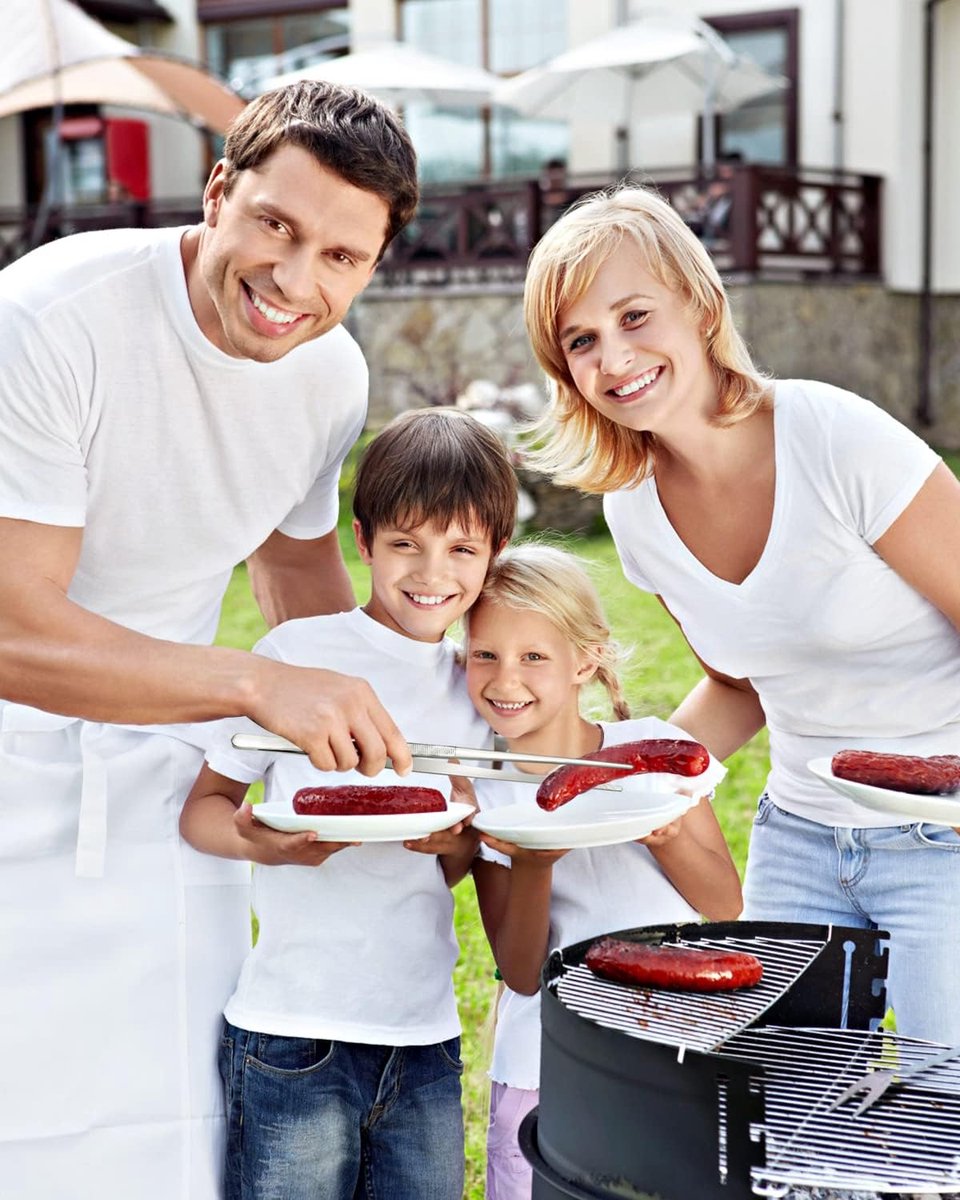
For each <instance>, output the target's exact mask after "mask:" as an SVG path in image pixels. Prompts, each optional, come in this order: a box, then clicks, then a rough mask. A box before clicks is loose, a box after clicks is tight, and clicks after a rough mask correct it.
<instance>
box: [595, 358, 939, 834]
mask: <svg viewBox="0 0 960 1200" xmlns="http://www.w3.org/2000/svg"><path fill="white" fill-rule="evenodd" d="M774 430H775V444H776V473H777V480H776V497H775V504H774V512H773V521H772V525H771V528H770V533H769V537H768V539H767V544H766V546H765V548H764V551H763V554H762V555H761V557H760V561H759V562H758V563H757V565H756V567H755V568H754V569H753V571H751V572H750V574H749V575H748V576H747V578H746V579H745V580H744V581H743V582H742V583H740V584H733V583H729V582H727V581H726V580H723V579H720V578H718V577H717V576H716V575H713V574H712V573H711V572H710V571H708V570H707V568H706V567H704V566H703V564H702V563H700V562H699V560H698V559H697V558H696V557H695V556H694V555H693V554H692V553H691V552H690V551H689V550H688V549H687V547H686V546H685V545H684V543H683V542H682V541H681V539H680V537H679V536H678V535H677V533H676V531H675V530H674V528H673V526H672V525H671V524H670V521H669V520H668V518H667V515H666V513H665V512H664V510H663V507H662V506H661V504H660V500H659V497H658V495H657V488H656V483H655V481H654V480H653V479H647V480H644V482H643V483H642V484H640V485H639V487H636V488H633V489H629V490H625V491H620V492H615V493H612V494H610V495H608V496H606V497H605V501H604V513H605V516H606V519H607V523H608V525H609V527H610V531H611V533H612V534H613V537H614V540H615V542H616V545H617V550H618V552H619V554H620V560H621V562H622V564H623V569H624V572H625V574H626V576H627V578H628V579H630V580H631V582H633V583H635V584H636V585H637V586H638V587H641V588H643V589H644V590H645V591H649V592H655V593H657V594H659V595H660V596H661V597H662V598H663V601H664V603H665V604H666V606H667V608H668V609H669V610H670V612H671V613H672V614H673V615H674V617H675V618H676V619H677V620H678V621H679V623H680V626H681V628H682V629H683V632H684V634H685V636H686V637H687V639H688V641H689V642H690V645H691V646H692V647H693V649H694V650H695V651H696V653H697V654H698V655H699V657H700V658H701V659H702V660H703V661H704V662H706V663H709V665H710V666H711V667H712V668H713V669H714V670H716V671H719V672H721V673H722V674H725V675H729V676H732V677H733V678H747V679H749V680H750V682H751V683H752V685H753V686H754V688H755V689H756V691H757V694H758V696H759V698H760V702H761V704H762V705H763V710H764V713H765V714H766V719H767V726H768V728H769V731H770V761H771V771H770V776H769V779H768V781H767V790H768V792H769V794H770V797H771V799H772V800H773V801H774V803H775V804H777V805H778V806H779V807H780V808H783V809H785V810H786V811H787V812H791V813H794V814H796V815H797V816H801V817H805V818H807V819H808V820H811V821H817V822H819V823H821V824H824V825H839V826H854V827H855V826H880V825H895V824H904V823H911V822H912V820H913V818H911V817H910V816H909V814H906V813H903V814H900V813H898V812H897V811H896V808H895V807H891V811H890V812H889V813H880V812H877V811H875V810H874V809H870V808H866V807H864V806H862V805H860V804H857V803H856V802H855V801H853V800H851V799H848V798H846V797H844V796H840V795H838V794H837V793H836V792H834V791H833V790H832V789H831V788H829V787H828V786H827V785H826V784H824V783H821V782H820V780H819V779H817V778H816V776H814V775H813V774H812V773H811V772H810V771H809V770H808V768H807V763H808V762H809V760H810V759H813V758H821V757H827V758H829V757H831V756H832V755H833V754H835V753H836V752H837V751H838V750H841V749H845V748H850V749H875V750H884V751H891V752H894V753H899V754H923V755H930V754H956V753H958V752H960V632H958V631H957V629H955V628H954V626H953V625H952V623H951V622H950V621H949V620H948V619H947V617H945V616H944V615H943V613H941V612H940V611H939V610H938V609H936V608H935V607H934V606H933V605H932V604H931V603H930V602H929V601H927V600H925V599H924V598H923V596H921V595H920V594H919V593H918V592H916V591H915V590H914V589H913V588H912V587H911V586H910V585H909V584H908V583H906V582H905V581H904V580H903V579H902V578H901V577H900V576H899V575H898V574H897V573H896V572H895V571H894V570H892V569H891V568H890V567H889V566H887V564H886V563H885V562H884V560H883V559H882V558H881V557H880V556H879V555H878V554H877V553H876V551H875V550H874V549H873V547H872V543H874V542H875V541H876V540H877V539H878V538H879V537H881V535H882V534H884V533H885V532H886V531H887V530H888V529H889V528H890V526H891V524H892V523H893V522H894V521H895V520H896V518H897V517H898V516H900V515H901V513H902V512H903V511H904V509H905V508H906V507H907V505H908V504H909V503H910V501H911V500H912V499H913V498H914V497H915V496H916V494H917V492H918V491H919V490H920V488H921V487H922V486H923V484H924V483H925V482H926V480H927V479H928V478H929V476H930V473H931V472H932V471H933V470H934V468H935V467H936V466H937V464H938V463H939V461H940V460H939V457H938V455H937V454H936V453H935V452H934V451H933V450H931V449H930V447H929V446H927V445H926V444H925V443H924V442H923V441H921V439H920V438H918V437H917V436H916V435H915V434H913V433H911V432H910V430H908V429H907V428H906V427H905V426H903V425H901V424H900V423H899V422H897V421H895V420H894V419H893V418H892V417H891V416H889V415H888V414H887V413H885V412H883V411H882V410H881V409H879V408H878V407H877V406H876V405H874V404H871V403H870V402H869V401H867V400H863V399H861V398H860V397H859V396H854V395H852V394H851V393H849V392H844V391H841V390H840V389H838V388H835V387H829V386H827V385H826V384H821V383H810V382H807V381H802V380H788V381H781V382H778V383H777V384H776V390H775V405H774Z"/></svg>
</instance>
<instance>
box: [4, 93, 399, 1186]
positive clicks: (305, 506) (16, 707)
mask: <svg viewBox="0 0 960 1200" xmlns="http://www.w3.org/2000/svg"><path fill="white" fill-rule="evenodd" d="M416 202H417V186H416V161H415V156H414V153H413V149H412V147H411V145H410V143H409V139H408V138H407V136H406V134H405V133H404V132H403V130H402V128H401V127H400V126H399V124H398V123H397V122H396V120H395V118H394V117H393V116H392V115H391V114H390V113H389V112H388V111H387V110H385V109H384V108H382V107H381V106H380V105H379V104H377V103H376V102H375V101H373V100H371V99H369V98H368V97H365V96H362V95H361V94H359V93H355V92H353V91H350V90H348V89H340V88H333V87H330V86H328V85H323V84H297V85H294V86H293V87H291V88H288V89H282V90H280V91H278V92H273V93H270V94H268V95H266V96H263V97H261V98H260V99H259V100H257V101H255V102H254V103H252V104H250V105H248V106H247V108H246V109H245V110H244V112H243V113H242V114H241V116H240V117H239V118H238V120H237V122H236V123H235V125H234V127H233V129H232V130H231V131H230V134H229V135H228V137H227V141H226V144H225V148H224V158H223V159H222V160H221V161H220V162H219V163H217V165H216V166H215V167H214V169H213V172H212V174H211V176H210V179H209V181H208V183H207V186H206V189H205V191H204V197H203V221H202V223H201V224H200V225H198V226H197V227H195V228H191V229H187V230H150V231H147V230H113V231H108V232H104V233H94V234H82V235H79V236H77V237H73V238H67V239H64V240H63V241H61V242H57V243H53V244H51V245H49V246H45V247H43V248H42V249H40V250H37V251H35V252H34V253H32V254H30V255H28V256H26V257H25V258H23V259H21V260H20V261H18V262H17V263H15V264H13V265H12V266H11V267H9V268H7V270H5V271H4V272H2V273H0V364H2V367H0V429H2V430H3V444H4V449H3V452H2V453H0V696H2V697H3V700H0V831H2V832H0V962H2V963H3V968H2V970H3V976H2V983H0V1020H2V1025H3V1028H4V1029H5V1030H6V1033H7V1049H8V1053H7V1054H5V1056H4V1057H5V1062H4V1068H3V1071H2V1073H0V1078H2V1080H3V1087H2V1088H0V1180H2V1181H3V1183H2V1191H3V1194H4V1195H5V1196H10V1197H11V1200H13V1198H16V1200H86V1198H87V1197H90V1198H91V1200H94V1198H95V1200H120V1198H123V1200H179V1198H180V1197H189V1200H198V1198H199V1200H204V1198H207V1197H212V1196H216V1195H217V1194H218V1193H219V1170H220V1149H221V1147H220V1143H219V1139H220V1136H221V1134H220V1129H221V1125H222V1113H221V1111H220V1105H219V1101H218V1095H219V1090H220V1089H219V1084H218V1081H217V1079H216V1075H215V1065H214V1064H215V1059H216V1047H215V1044H214V1039H215V1031H216V1030H217V1028H218V1020H219V1012H220V1007H221V1005H222V1003H223V1001H224V1000H225V998H226V996H227V995H228V993H229V990H230V988H231V986H232V984H233V982H234V981H235V975H236V972H237V969H238V966H239V962H240V960H241V958H242V955H243V953H244V951H245V950H246V948H247V946H248V944H249V915H248V907H247V902H246V886H247V878H248V871H247V869H246V868H245V867H244V866H243V865H242V864H230V863H219V862H217V861H216V860H214V859H211V858H208V857H205V856H201V855H197V854H195V853H194V852H193V851H191V850H190V849H189V847H186V846H183V845H181V844H180V843H179V840H178V837H177V832H176V829H177V819H178V814H179V808H180V804H181V802H182V800H183V797H184V796H185V794H186V792H187V790H188V789H189V786H190V783H191V782H192V779H193V777H194V776H195V774H196V772H197V770H198V768H199V765H200V762H201V759H202V754H201V752H200V751H199V749H198V748H197V747H196V745H194V744H192V743H194V742H196V741H197V740H198V735H197V733H196V731H195V730H193V729H191V727H190V724H189V723H190V722H195V721H205V720H208V719H211V718H214V717H222V716H227V715H235V714H246V715H248V716H250V717H252V718H253V719H254V720H255V721H257V722H258V723H259V724H260V725H262V726H264V727H265V728H267V729H271V730H274V731H276V732H278V733H281V734H284V735H286V736H287V737H289V738H291V739H292V740H293V741H295V742H296V743H297V744H298V745H300V746H302V747H303V748H304V749H305V750H307V751H308V752H309V754H310V757H311V759H312V761H313V763H314V765H315V766H317V767H318V768H320V769H321V770H345V769H348V768H351V767H354V766H359V769H360V770H361V771H363V772H364V773H365V774H373V773H375V772H377V771H378V770H380V769H381V768H382V767H383V765H384V762H385V760H386V757H387V756H388V755H389V757H390V758H391V759H392V760H393V761H394V764H395V765H397V766H398V767H399V768H401V769H406V768H407V766H408V765H409V752H408V750H407V747H406V744H405V742H404V740H403V738H402V737H401V736H400V734H399V732H398V730H397V729H396V727H395V725H394V724H393V721H392V720H391V718H390V717H389V715H388V714H387V713H386V712H385V710H384V709H383V708H382V706H381V705H380V704H379V702H378V701H377V699H376V697H375V696H374V694H373V692H372V691H371V689H370V688H369V687H368V686H367V685H366V684H365V683H363V682H362V681H360V680H357V679H351V678H348V677H346V676H343V675H336V674H333V673H331V672H327V671H323V670H307V669H303V668H299V667H293V666H289V665H286V664H284V663H281V662H273V661H270V660H268V659H265V658H263V657H262V656H254V655H251V654H247V653H245V652H240V651H233V650H228V649H225V648H218V647H213V646H211V645H210V644H209V643H210V642H211V641H212V639H213V636H214V634H215V631H216V626H217V619H218V615H219V608H220V602H221V600H222V596H223V591H224V589H225V587H226V584H227V581H228V579H229V576H230V572H231V570H232V568H233V566H234V565H235V564H236V563H237V562H239V561H241V560H243V559H246V560H247V562H248V565H249V570H250V578H251V581H252V586H253V590H254V593H255V595H256V598H257V600H258V602H259V604H260V607H261V609H262V611H263V613H264V615H265V616H266V618H267V620H268V621H269V622H270V623H271V624H275V623H277V622H279V621H281V620H286V619H288V618H291V617H297V616H303V615H308V614H315V613H322V612H335V611H340V610H343V609H347V608H351V607H352V606H353V604H354V598H353V594H352V590H351V587H350V583H349V579H348V576H347V573H346V569H345V567H344V564H343V560H342V557H341V554H340V549H339V545H338V542H337V533H336V516H337V501H336V496H337V478H338V475H339V469H340V464H341V462H342V461H343V458H344V456H345V455H346V453H347V451H348V450H349V448H350V446H351V445H352V444H353V442H354V441H355V439H356V437H357V435H358V433H359V432H360V430H361V428H362V425H363V421H364V416H365V411H366V387H367V375H366V367H365V364H364V362H363V358H362V355H361V354H360V351H359V349H358V348H357V346H356V345H355V343H354V342H353V341H352V339H351V338H350V337H349V335H348V334H347V333H346V331H345V330H344V329H343V328H342V326H341V324H340V322H341V321H342V319H343V317H344V315H345V314H346V312H347V310H348V308H349V306H350V303H351V301H352V300H353V299H354V297H355V296H356V295H358V293H359V292H360V291H362V289H363V288H364V287H365V286H366V284H367V283H368V282H369V280H370V277H371V275H372V273H373V271H374V269H375V267H376V264H377V262H378V261H379V259H380V257H381V255H382V253H383V251H384V249H385V247H386V246H387V244H388V243H389V241H390V239H391V238H392V237H393V236H394V235H395V234H396V233H397V232H398V231H399V230H400V229H401V228H402V227H403V226H404V224H405V223H406V222H407V221H409V220H410V218H411V217H412V215H413V212H414V210H415V207H416ZM237 868H239V869H237Z"/></svg>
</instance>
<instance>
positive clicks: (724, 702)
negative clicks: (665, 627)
mask: <svg viewBox="0 0 960 1200" xmlns="http://www.w3.org/2000/svg"><path fill="white" fill-rule="evenodd" d="M657 599H658V600H659V601H660V603H661V604H663V607H664V609H665V610H666V612H667V613H668V614H669V615H670V617H671V618H672V620H673V621H674V623H675V624H676V626H677V628H678V629H679V630H680V632H681V634H683V640H684V641H685V642H686V643H687V645H688V646H689V647H690V653H691V654H692V655H693V657H694V658H695V659H696V660H697V662H698V663H699V664H700V666H701V667H702V668H703V671H704V674H705V675H706V678H705V679H701V680H700V682H699V683H698V684H696V686H695V687H694V688H692V689H691V691H690V692H688V693H687V695H686V697H685V698H684V699H683V700H681V701H680V705H679V707H678V708H677V709H676V711H675V712H673V713H672V714H671V716H670V718H669V720H670V723H671V724H672V725H679V726H680V728H681V729H684V730H686V732H687V733H689V734H690V736H691V737H693V738H696V739H697V741H698V742H702V743H703V744H704V745H705V746H706V747H707V749H708V750H709V751H710V753H711V754H712V755H713V757H714V758H718V759H720V761H721V762H722V761H723V760H724V759H726V758H729V757H730V755H731V754H733V753H734V751H736V750H739V749H740V747H741V746H745V745H746V743H747V742H749V741H750V739H751V738H752V737H753V736H754V734H756V733H759V732H760V730H761V729H762V728H763V727H764V725H765V724H766V723H767V719H766V717H765V716H764V712H763V709H762V708H761V706H760V698H759V697H758V696H757V693H756V692H755V691H754V690H753V686H752V684H751V683H750V682H749V680H747V679H733V678H731V677H730V676H729V675H721V673H720V672H719V671H715V670H714V669H713V668H712V667H710V666H708V665H707V663H705V662H704V661H703V659H702V658H701V657H700V655H699V654H697V652H696V650H694V648H693V647H692V646H690V642H689V641H688V639H687V635H686V634H685V633H683V626H682V625H681V624H680V622H679V621H678V620H677V618H676V617H675V616H674V615H673V613H672V612H670V609H669V608H667V606H666V604H664V601H663V597H662V596H658V597H657Z"/></svg>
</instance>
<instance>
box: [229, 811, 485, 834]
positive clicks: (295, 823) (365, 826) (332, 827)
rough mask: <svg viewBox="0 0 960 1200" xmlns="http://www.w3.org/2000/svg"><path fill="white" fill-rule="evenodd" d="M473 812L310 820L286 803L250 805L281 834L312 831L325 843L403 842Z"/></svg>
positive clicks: (315, 818) (448, 826) (443, 826)
mask: <svg viewBox="0 0 960 1200" xmlns="http://www.w3.org/2000/svg"><path fill="white" fill-rule="evenodd" d="M473 811H474V809H473V807H472V805H470V804H461V803H459V802H457V801H454V802H452V803H449V804H447V807H446V809H445V810H444V811H443V812H427V813H391V814H389V815H383V816H379V815H378V816H372V817H336V816H334V817H310V816H307V815H306V814H304V813H295V812H294V811H293V809H292V808H291V807H290V805H289V804H284V803H283V802H282V801H269V802H267V803H264V804H255V805H254V806H253V815H254V816H255V817H256V818H257V820H258V821H262V822H263V823H264V825H269V826H270V828H271V829H278V830H279V831H280V832H281V833H303V832H304V831H305V830H313V832H314V833H318V834H319V835H320V837H321V839H322V840H323V841H325V842H405V841H407V840H408V839H409V838H421V837H427V836H428V835H429V834H431V833H437V832H439V831H440V830H441V829H449V828H450V826H451V825H456V823H457V822H458V821H462V820H463V819H464V817H467V816H469V815H470V813H472V812H473Z"/></svg>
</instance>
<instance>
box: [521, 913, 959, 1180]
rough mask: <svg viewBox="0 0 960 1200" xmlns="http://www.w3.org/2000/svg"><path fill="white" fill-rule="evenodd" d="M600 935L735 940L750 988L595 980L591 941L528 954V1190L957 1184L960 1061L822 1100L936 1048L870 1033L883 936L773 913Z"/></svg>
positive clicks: (701, 943) (878, 996)
mask: <svg viewBox="0 0 960 1200" xmlns="http://www.w3.org/2000/svg"><path fill="white" fill-rule="evenodd" d="M612 936H614V937H621V938H628V939H632V940H634V941H641V942H648V943H677V944H679V945H684V946H689V947H690V948H692V949H696V948H710V949H724V950H743V951H746V952H748V953H750V954H753V955H755V956H756V957H757V958H759V959H760V960H761V962H762V963H763V967H764V974H763V979H762V981H761V982H760V984H758V985H757V986H756V987H753V988H745V989H742V990H740V991H735V992H727V993H711V994H702V993H696V994H694V993H690V992H669V991H663V990H660V989H654V988H640V987H631V986H627V985H624V984H619V983H614V982H611V981H608V980H604V979H600V978H599V977H597V976H595V975H594V974H593V973H592V972H591V971H589V970H588V969H587V968H586V967H585V966H584V965H583V959H584V956H585V954H586V952H587V950H588V949H589V947H590V945H591V944H592V942H593V941H594V940H595V939H591V940H590V941H587V942H580V943H578V944H577V945H575V946H571V947H567V948H564V949H563V950H560V951H555V952H554V953H553V954H552V955H551V957H550V959H549V960H548V962H547V964H546V965H545V967H544V972H543V978H542V987H541V996H542V1010H541V1011H542V1025H543V1041H542V1050H541V1078H540V1105H539V1108H538V1109H535V1110H534V1112H533V1113H531V1114H530V1116H529V1117H528V1118H527V1120H526V1122H525V1123H524V1126H523V1129H522V1131H521V1138H522V1144H523V1147H524V1153H525V1154H526V1156H527V1158H528V1159H529V1160H530V1162H531V1164H532V1165H533V1169H534V1188H533V1197H534V1200H560V1198H563V1200H568V1198H569V1197H577V1198H578V1200H598V1198H599V1200H606V1198H616V1200H645V1198H646V1197H653V1196H655V1197H657V1200H747V1198H748V1197H753V1196H764V1197H782V1196H785V1195H786V1194H787V1193H788V1192H789V1191H790V1190H791V1189H793V1188H798V1187H802V1188H838V1189H843V1190H847V1191H857V1190H866V1191H883V1192H888V1193H889V1192H901V1193H910V1192H927V1193H931V1192H933V1193H936V1192H941V1193H943V1192H953V1191H956V1190H958V1188H960V1063H957V1062H950V1063H944V1064H942V1065H940V1066H938V1067H934V1068H932V1069H931V1070H929V1071H925V1072H923V1073H922V1074H921V1075H918V1076H916V1077H915V1078H913V1079H911V1080H909V1081H904V1082H903V1083H902V1084H898V1085H897V1086H895V1087H894V1088H892V1089H891V1090H890V1092H889V1094H888V1095H886V1096H884V1097H883V1099H882V1100H880V1101H878V1102H877V1103H876V1104H875V1105H874V1106H873V1107H872V1108H870V1109H868V1110H867V1111H866V1112H864V1113H863V1114H861V1115H859V1116H858V1115H856V1105H854V1104H844V1105H839V1106H838V1107H836V1108H831V1105H832V1104H833V1102H834V1101H835V1100H836V1098H837V1097H838V1096H839V1095H840V1093H841V1092H842V1091H843V1090H844V1089H845V1088H846V1087H847V1086H848V1085H849V1084H851V1083H852V1082H854V1081H855V1080H856V1079H858V1078H859V1077H860V1076H862V1075H863V1074H864V1073H865V1072H867V1071H869V1070H871V1069H879V1068H889V1067H891V1066H893V1067H895V1066H898V1065H899V1066H903V1067H906V1066H907V1065H909V1064H910V1063H912V1062H916V1061H919V1060H920V1059H922V1058H925V1057H927V1056H928V1055H929V1054H931V1053H933V1052H935V1051H936V1050H937V1049H939V1048H940V1047H939V1045H938V1044H936V1043H932V1042H924V1041H919V1040H917V1039H912V1038H906V1037H901V1036H897V1035H896V1034H891V1033H887V1032H885V1031H882V1030H876V1029H871V1026H875V1025H876V1024H877V1022H878V1020H879V1018H880V1017H882V1015H883V1012H884V1007H885V987H884V978H885V974H886V939H887V935H886V934H885V933H877V932H874V931H870V930H862V929H846V928H840V927H837V926H823V925H800V924H784V923H773V922H747V921H738V922H727V923H716V924H704V925H671V926H667V927H657V928H641V929H633V930H626V931H622V932H619V933H616V934H613V935H612Z"/></svg>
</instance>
